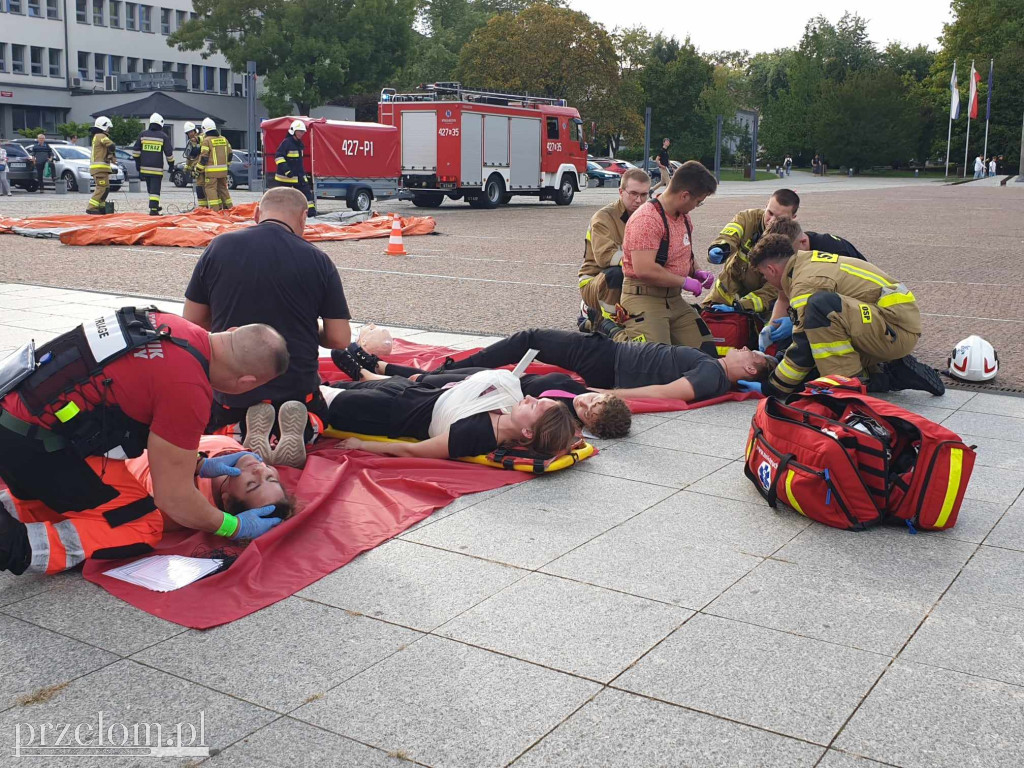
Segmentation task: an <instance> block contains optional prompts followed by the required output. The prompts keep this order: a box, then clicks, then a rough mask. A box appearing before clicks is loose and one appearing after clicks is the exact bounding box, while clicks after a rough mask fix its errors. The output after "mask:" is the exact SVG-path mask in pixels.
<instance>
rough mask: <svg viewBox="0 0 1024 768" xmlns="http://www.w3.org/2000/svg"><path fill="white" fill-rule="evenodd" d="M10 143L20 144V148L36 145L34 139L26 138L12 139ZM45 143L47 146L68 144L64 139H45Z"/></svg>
mask: <svg viewBox="0 0 1024 768" xmlns="http://www.w3.org/2000/svg"><path fill="white" fill-rule="evenodd" d="M12 141H13V142H14V143H15V144H21V146H23V147H31V146H32V145H33V144H35V143H36V140H35V139H26V138H18V139H12ZM46 143H47V144H68V143H69V142H67V141H65V140H64V139H47V140H46Z"/></svg>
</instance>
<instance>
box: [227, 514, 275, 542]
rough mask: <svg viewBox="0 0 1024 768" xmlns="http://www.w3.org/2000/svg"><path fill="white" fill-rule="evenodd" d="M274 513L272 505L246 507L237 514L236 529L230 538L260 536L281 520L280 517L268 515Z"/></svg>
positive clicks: (253, 537)
mask: <svg viewBox="0 0 1024 768" xmlns="http://www.w3.org/2000/svg"><path fill="white" fill-rule="evenodd" d="M273 514H274V507H273V506H269V507H257V508H256V509H247V510H245V512H243V513H242V514H240V515H239V516H238V530H237V531H235V535H234V536H232V537H231V538H232V539H255V538H257V537H259V536H262V535H263V534H264V533H266V532H267V531H269V530H270V529H271V528H273V527H274V526H275V525H279V524H280V523H281V522H282V521H281V518H280V517H269V515H273Z"/></svg>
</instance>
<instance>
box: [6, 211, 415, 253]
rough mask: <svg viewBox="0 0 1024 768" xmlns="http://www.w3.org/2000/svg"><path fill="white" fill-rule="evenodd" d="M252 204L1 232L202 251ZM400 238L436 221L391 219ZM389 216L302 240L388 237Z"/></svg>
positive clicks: (316, 230)
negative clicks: (56, 234)
mask: <svg viewBox="0 0 1024 768" xmlns="http://www.w3.org/2000/svg"><path fill="white" fill-rule="evenodd" d="M255 210H256V203H244V204H242V205H236V206H235V207H234V208H232V209H231V210H229V211H210V210H207V209H204V208H197V209H195V210H193V211H190V212H189V213H182V214H178V215H166V216H159V217H157V216H149V215H148V214H144V213H113V214H110V215H108V216H87V215H86V214H81V215H62V216H31V217H28V218H23V219H15V218H7V217H3V216H0V234H17V233H16V232H15V231H14V230H15V228H18V229H25V230H35V231H40V230H56V231H59V232H60V241H61V242H62V243H64V244H65V245H156V246H183V247H192V248H204V247H206V246H207V245H209V244H210V241H211V240H213V238H215V237H216V236H217V235H222V234H224V233H225V232H233V231H235V230H237V229H242V228H244V227H251V226H253V225H254V223H255V222H254V221H253V220H252V217H253V213H254V212H255ZM396 218H398V220H399V221H400V222H401V224H402V234H403V235H404V236H411V235H428V234H430V233H431V232H433V231H434V226H435V222H434V219H433V218H431V217H430V216H409V217H402V216H396ZM390 234H391V215H383V216H382V215H377V216H374V217H373V218H371V219H368V220H367V221H362V222H359V223H358V224H347V225H340V224H328V223H321V222H316V221H315V220H311V221H309V222H307V224H306V231H305V232H303V237H304V238H305V239H306V240H308V241H310V242H322V241H325V240H363V239H366V238H371V237H388V236H389V235H390Z"/></svg>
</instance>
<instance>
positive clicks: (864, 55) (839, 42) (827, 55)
mask: <svg viewBox="0 0 1024 768" xmlns="http://www.w3.org/2000/svg"><path fill="white" fill-rule="evenodd" d="M799 51H800V53H802V54H803V55H805V56H809V57H810V58H811V59H813V60H814V61H815V62H816V63H817V64H818V65H819V66H820V67H821V72H822V75H823V76H824V77H825V78H826V79H828V80H832V81H835V82H841V81H843V80H845V79H846V77H847V76H848V75H850V74H852V73H854V72H861V71H863V70H865V69H872V68H874V67H876V66H878V63H879V56H878V51H877V50H876V49H875V46H874V44H873V43H872V42H871V40H869V39H868V32H867V21H866V20H865V19H862V18H861V17H860V16H858V15H856V14H851V13H848V12H847V13H844V14H843V16H842V18H840V19H839V21H838V22H837V23H836V24H834V25H833V24H832V23H831V22H830V21H829V20H828V19H826V18H825V17H824V16H816V17H814V18H813V19H811V20H810V21H809V22H807V26H806V27H804V36H803V38H802V39H801V40H800V47H799Z"/></svg>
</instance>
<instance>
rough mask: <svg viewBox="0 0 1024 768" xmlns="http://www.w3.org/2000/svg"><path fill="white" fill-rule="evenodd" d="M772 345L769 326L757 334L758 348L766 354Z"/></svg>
mask: <svg viewBox="0 0 1024 768" xmlns="http://www.w3.org/2000/svg"><path fill="white" fill-rule="evenodd" d="M771 344H772V336H771V328H769V327H768V326H767V325H766V326H765V327H764V328H762V329H761V332H760V333H759V334H757V348H758V349H759V350H761V351H762V352H764V351H765V350H766V349H768V347H770V346H771Z"/></svg>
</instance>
